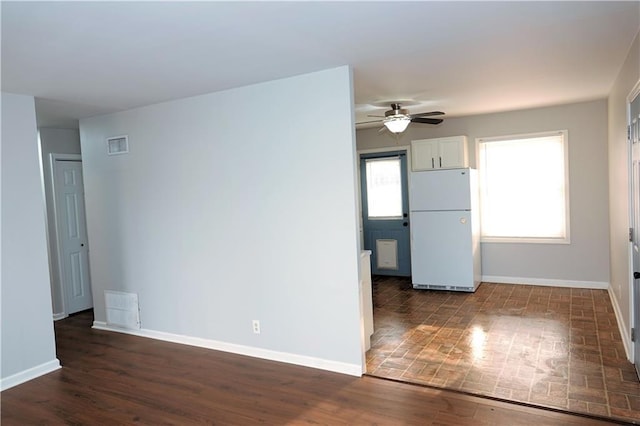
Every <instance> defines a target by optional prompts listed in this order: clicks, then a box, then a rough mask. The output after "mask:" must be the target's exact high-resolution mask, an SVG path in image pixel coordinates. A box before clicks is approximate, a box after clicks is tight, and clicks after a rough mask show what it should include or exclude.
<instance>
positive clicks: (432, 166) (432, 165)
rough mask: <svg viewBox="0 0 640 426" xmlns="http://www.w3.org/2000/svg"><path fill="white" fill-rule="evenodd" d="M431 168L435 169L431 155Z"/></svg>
mask: <svg viewBox="0 0 640 426" xmlns="http://www.w3.org/2000/svg"><path fill="white" fill-rule="evenodd" d="M431 168H432V169H435V168H436V165H435V164H434V163H433V157H431Z"/></svg>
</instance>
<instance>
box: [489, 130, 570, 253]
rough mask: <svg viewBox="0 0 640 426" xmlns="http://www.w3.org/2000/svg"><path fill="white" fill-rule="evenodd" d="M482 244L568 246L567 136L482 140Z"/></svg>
mask: <svg viewBox="0 0 640 426" xmlns="http://www.w3.org/2000/svg"><path fill="white" fill-rule="evenodd" d="M478 154H479V159H478V168H479V174H480V206H481V208H480V212H481V217H482V230H481V232H482V241H486V242H490V241H491V242H542V243H568V242H569V187H568V182H569V180H568V178H567V176H568V162H567V132H566V131H556V132H547V133H537V134H530V135H518V136H510V137H501V138H483V139H478Z"/></svg>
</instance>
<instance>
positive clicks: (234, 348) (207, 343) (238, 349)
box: [93, 321, 364, 377]
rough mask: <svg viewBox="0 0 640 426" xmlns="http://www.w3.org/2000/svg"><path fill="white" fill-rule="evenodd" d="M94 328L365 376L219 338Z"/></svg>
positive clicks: (351, 368) (339, 365) (352, 368)
mask: <svg viewBox="0 0 640 426" xmlns="http://www.w3.org/2000/svg"><path fill="white" fill-rule="evenodd" d="M93 328H95V329H97V330H106V331H115V332H117V333H125V334H131V335H134V336H140V337H147V338H150V339H156V340H163V341H165V342H172V343H179V344H182V345H189V346H197V347H200V348H206V349H213V350H217V351H222V352H229V353H234V354H238V355H246V356H250V357H254V358H261V359H268V360H270V361H278V362H284V363H287V364H295V365H301V366H304V367H311V368H318V369H320V370H326V371H333V372H335V373H342V374H348V375H350V376H357V377H360V376H362V372H363V368H364V367H363V366H361V365H358V364H347V363H344V362H338V361H331V360H326V359H321V358H315V357H310V356H305V355H298V354H291V353H287V352H279V351H272V350H269V349H262V348H256V347H252V346H244V345H238V344H235V343H227V342H220V341H217V340H211V339H203V338H200V337H192V336H184V335H182V334H173V333H165V332H163V331H155V330H148V329H144V328H141V329H139V330H129V329H124V328H119V327H113V326H110V325H107V323H106V322H103V321H94V322H93Z"/></svg>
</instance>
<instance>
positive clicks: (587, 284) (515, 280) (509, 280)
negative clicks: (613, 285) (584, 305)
mask: <svg viewBox="0 0 640 426" xmlns="http://www.w3.org/2000/svg"><path fill="white" fill-rule="evenodd" d="M482 281H483V282H487V283H500V284H523V285H541V286H547V287H569V288H588V289H593V290H607V289H608V288H609V283H608V282H604V281H571V280H555V279H548V278H522V277H502V276H492V275H483V276H482Z"/></svg>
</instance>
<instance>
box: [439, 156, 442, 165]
mask: <svg viewBox="0 0 640 426" xmlns="http://www.w3.org/2000/svg"><path fill="white" fill-rule="evenodd" d="M438 158H440V167H442V157H438Z"/></svg>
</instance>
